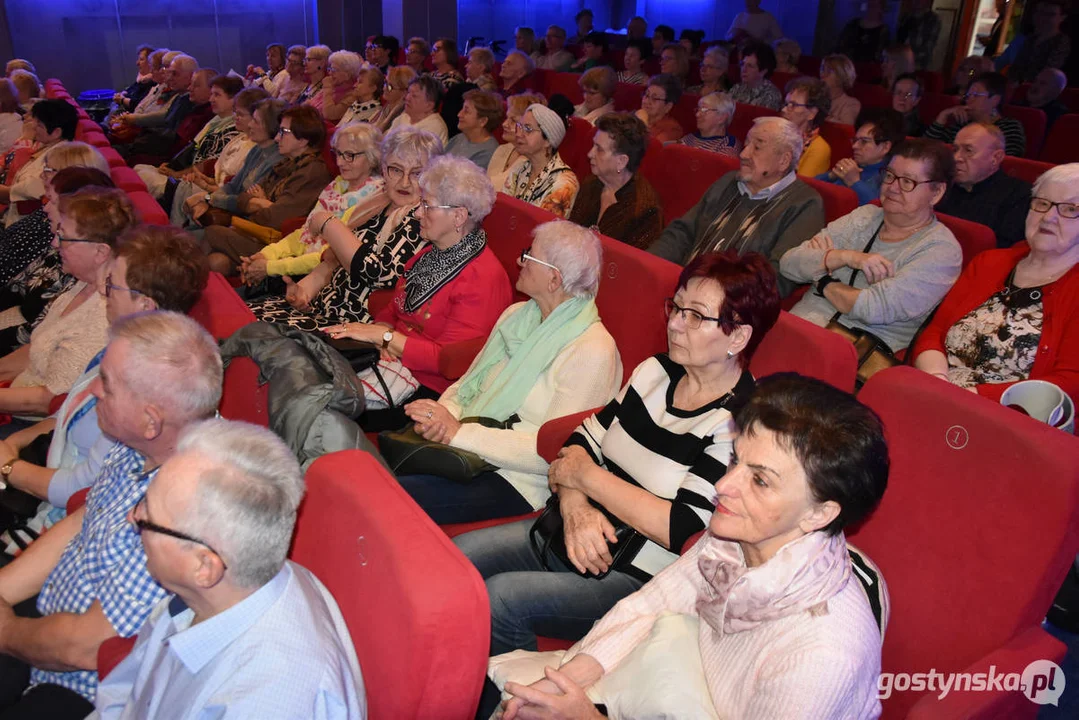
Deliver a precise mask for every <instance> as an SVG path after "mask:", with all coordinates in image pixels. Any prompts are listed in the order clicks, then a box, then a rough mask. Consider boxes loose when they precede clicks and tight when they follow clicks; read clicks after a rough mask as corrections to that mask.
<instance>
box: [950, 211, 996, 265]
mask: <svg viewBox="0 0 1079 720" xmlns="http://www.w3.org/2000/svg"><path fill="white" fill-rule="evenodd" d="M937 220H940V221H941V222H942V223H944V225H945V227H947V228H948V229H949V230H951V231H952V235H955V239H956V240H958V241H959V247H961V248H962V249H963V267H966V266H967V265H969V264H970V261H971V260H973V259H974V256H975V255H977V254H978V253H980V252H982V251H985V250H992V249H993V248H995V247H996V246H997V234H996V233H995V232H993V231H992V230H991V229H989V228H988V227H986V226H985V225H982V224H981V223H976V222H971V221H970V220H963V219H961V218H957V217H954V216H952V215H945V214H944V213H937Z"/></svg>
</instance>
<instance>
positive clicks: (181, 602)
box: [90, 420, 367, 720]
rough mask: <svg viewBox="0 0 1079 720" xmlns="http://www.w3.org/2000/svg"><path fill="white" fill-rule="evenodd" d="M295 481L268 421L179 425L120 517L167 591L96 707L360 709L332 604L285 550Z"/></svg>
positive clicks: (352, 663) (145, 712)
mask: <svg viewBox="0 0 1079 720" xmlns="http://www.w3.org/2000/svg"><path fill="white" fill-rule="evenodd" d="M303 492H304V481H303V476H302V474H301V471H300V466H299V463H297V461H296V458H295V456H294V455H293V454H292V453H291V452H290V451H289V449H288V448H287V447H286V446H285V444H284V443H283V442H282V441H281V440H280V438H278V437H277V436H276V435H274V434H273V433H272V432H271V431H269V430H267V429H265V428H261V427H257V426H255V425H249V424H247V423H240V422H234V421H228V420H207V421H204V422H203V423H201V424H200V425H198V426H196V427H194V428H191V429H190V430H188V432H186V433H185V434H184V436H183V437H182V439H181V440H180V442H179V444H178V446H177V451H176V454H175V455H174V456H173V457H172V458H170V459H169V460H168V461H167V462H166V463H165V464H164V465H162V467H161V470H160V471H159V473H158V475H157V476H156V477H155V478H154V479H153V480H152V481H151V483H150V486H149V488H148V489H147V491H146V495H145V497H144V498H143V500H142V502H140V503H139V504H138V505H136V506H135V507H134V509H132V511H131V512H130V513H129V514H128V520H129V522H131V523H132V524H133V525H135V526H136V527H137V528H138V529H139V531H140V532H141V534H142V543H143V546H144V548H145V550H146V566H147V568H148V569H149V571H150V573H151V574H152V575H153V576H154V578H155V579H156V580H157V581H158V582H159V583H160V584H161V585H162V586H163V587H164V588H165V589H166V590H168V591H170V592H172V593H174V595H172V596H170V597H167V598H165V599H164V600H162V601H161V603H160V604H159V605H158V606H157V607H156V608H155V609H154V611H153V612H152V613H151V615H150V619H149V620H148V621H147V622H146V624H145V625H144V626H143V628H142V630H141V631H140V632H139V635H138V640H137V641H136V643H135V647H134V649H133V650H132V652H131V654H130V655H128V656H127V657H126V658H125V659H124V660H123V661H122V662H121V663H120V664H119V665H118V666H117V667H116V668H115V669H114V670H113V671H112V672H111V673H109V675H108V676H106V677H105V678H104V679H103V680H102V681H101V684H100V686H99V688H98V693H97V701H96V707H97V710H96V712H95V713H94V714H93V715H91V716H90V717H91V718H101V719H110V720H111V719H114V718H125V719H126V718H136V717H138V718H144V717H152V718H155V719H156V720H172V719H180V718H186V719H191V720H194V719H195V718H205V717H220V716H224V715H225V714H228V715H229V716H230V717H243V718H270V717H303V718H311V719H312V720H322V719H324V718H325V719H327V720H363V719H364V718H366V716H367V708H366V701H365V695H364V687H363V678H362V676H361V675H360V667H359V662H358V661H357V659H356V652H355V650H354V649H353V646H352V641H351V639H350V637H349V633H348V628H347V627H346V626H345V622H344V619H343V618H342V616H341V612H340V610H339V609H338V608H337V604H336V603H335V602H334V599H333V597H332V596H331V595H330V593H329V591H328V590H327V589H326V588H325V587H324V586H323V585H322V583H321V582H319V581H318V579H317V578H315V576H314V575H312V574H311V573H310V572H309V571H308V570H306V569H304V568H302V567H300V566H299V565H296V564H294V563H292V562H289V561H286V559H285V557H286V555H287V553H288V548H289V542H290V540H291V538H292V530H293V526H294V525H295V522H296V509H297V507H298V506H299V504H300V500H301V498H302V497H303Z"/></svg>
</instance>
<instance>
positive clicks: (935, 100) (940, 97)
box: [918, 92, 959, 125]
mask: <svg viewBox="0 0 1079 720" xmlns="http://www.w3.org/2000/svg"><path fill="white" fill-rule="evenodd" d="M958 104H959V98H958V97H956V96H955V95H944V94H943V93H931V92H926V94H925V95H923V96H922V101H921V102H920V103H918V114H919V115H921V117H922V122H924V123H925V124H926V125H929V124H930V123H932V122H933V121H934V120H936V119H937V115H939V114H940V111H941V110H947V109H948V108H950V107H955V106H956V105H958Z"/></svg>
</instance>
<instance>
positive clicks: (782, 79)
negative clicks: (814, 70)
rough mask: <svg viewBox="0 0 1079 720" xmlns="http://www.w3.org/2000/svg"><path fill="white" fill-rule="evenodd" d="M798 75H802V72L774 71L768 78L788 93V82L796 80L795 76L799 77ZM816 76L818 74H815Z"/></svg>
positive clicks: (783, 91) (780, 89) (781, 90)
mask: <svg viewBox="0 0 1079 720" xmlns="http://www.w3.org/2000/svg"><path fill="white" fill-rule="evenodd" d="M798 77H802V76H801V74H795V73H784V72H774V73H772V74H771V75H769V76H768V79H769V80H770V81H771V82H772V84H773V85H775V86H776V87H777V88H779V91H780V92H782V93H784V94H786V92H787V83H789V82H790V81H791V80H794V79H795V78H798ZM814 77H816V76H815V75H814Z"/></svg>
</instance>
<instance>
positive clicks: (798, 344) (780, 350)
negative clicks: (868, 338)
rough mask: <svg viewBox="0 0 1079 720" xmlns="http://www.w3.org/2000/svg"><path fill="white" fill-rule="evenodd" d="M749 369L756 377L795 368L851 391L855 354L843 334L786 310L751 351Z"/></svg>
mask: <svg viewBox="0 0 1079 720" xmlns="http://www.w3.org/2000/svg"><path fill="white" fill-rule="evenodd" d="M749 369H750V371H751V372H752V373H753V376H754V377H756V378H762V377H764V376H766V375H771V374H772V373H777V372H797V373H801V374H802V375H808V376H809V377H815V378H817V379H818V380H823V381H825V382H827V383H831V384H832V385H835V386H836V387H837V388H839V389H840V390H846V391H847V392H853V391H854V376H855V373H857V371H858V357H857V354H856V353H855V351H854V345H852V344H851V343H850V342H849V341H847V340H846V339H845V338H843V337H840V336H839V335H838V334H836V333H834V332H832V331H830V330H825V329H824V328H822V327H818V326H816V325H814V324H813V323H811V322H808V321H806V320H803V319H802V318H800V317H795V316H794V315H791V314H790V313H788V312H780V313H779V320H778V321H776V324H775V326H774V327H772V329H771V330H769V331H768V334H767V335H765V336H764V340H762V341H761V344H760V346H759V347H758V348H757V352H756V353H755V354H754V355H753V359H752V360H751V361H750V363H749Z"/></svg>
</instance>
